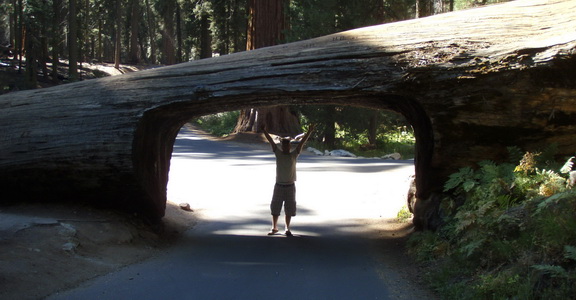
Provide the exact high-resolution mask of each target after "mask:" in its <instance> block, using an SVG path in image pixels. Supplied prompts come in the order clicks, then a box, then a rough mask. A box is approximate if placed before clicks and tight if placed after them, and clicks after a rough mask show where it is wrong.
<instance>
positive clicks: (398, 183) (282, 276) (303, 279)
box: [48, 129, 428, 300]
mask: <svg viewBox="0 0 576 300" xmlns="http://www.w3.org/2000/svg"><path fill="white" fill-rule="evenodd" d="M274 168H275V165H274V156H273V154H272V152H271V151H270V150H267V149H263V148H262V147H260V148H258V147H249V146H243V145H239V144H234V143H229V142H216V141H210V140H207V139H204V138H202V136H199V135H197V134H195V133H194V132H192V131H190V130H188V129H183V130H182V131H181V133H180V135H179V137H178V139H177V141H176V144H175V148H174V152H173V156H172V164H171V171H170V182H169V184H168V189H169V191H168V198H169V200H170V201H173V202H176V203H180V202H188V203H190V205H191V207H192V208H193V209H194V214H197V215H198V216H199V218H200V221H199V223H198V224H197V225H196V226H195V227H194V228H192V229H191V230H189V231H187V232H186V233H185V234H184V237H183V238H182V239H181V241H180V242H179V243H178V244H177V245H175V246H174V247H172V248H170V249H169V250H167V251H166V252H165V253H163V254H162V255H159V256H158V257H155V258H152V259H149V260H147V261H144V262H142V263H139V264H135V265H131V266H128V267H126V268H123V269H121V270H118V271H117V272H114V273H111V274H109V275H106V276H102V277H99V278H96V279H94V280H91V281H88V282H86V283H85V284H83V285H82V286H80V287H78V288H76V289H73V290H70V291H64V292H60V293H57V294H54V295H52V296H51V297H49V298H48V299H140V300H144V299H423V297H428V294H427V293H426V292H425V291H422V290H420V289H419V287H417V286H414V285H413V284H411V283H410V282H407V281H406V280H405V278H403V277H402V276H400V273H399V272H398V270H397V267H391V265H393V262H390V264H388V263H387V262H386V259H383V258H382V257H381V256H380V255H379V252H378V251H381V249H379V248H377V247H375V244H376V243H375V241H374V240H375V238H374V237H375V236H377V232H376V230H375V226H374V224H378V223H379V222H385V220H386V218H393V217H395V215H396V213H397V212H398V210H399V209H400V208H401V207H402V205H404V203H405V202H404V201H405V200H404V199H405V198H404V197H405V193H406V191H407V178H408V176H409V175H410V174H412V173H413V170H414V167H413V162H412V161H383V160H372V159H357V158H356V159H354V158H334V157H317V156H313V155H302V156H301V157H300V160H299V163H298V181H297V201H298V215H297V216H296V217H294V218H293V222H292V232H293V233H294V235H295V236H294V237H287V236H285V235H283V234H278V235H275V236H267V235H266V233H267V232H268V231H269V229H270V213H269V199H270V198H271V195H272V188H273V184H274V176H275V171H274ZM281 220H282V218H281ZM282 227H283V222H280V228H281V231H280V232H283V230H282ZM376 227H377V226H376Z"/></svg>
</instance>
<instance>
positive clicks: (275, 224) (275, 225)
mask: <svg viewBox="0 0 576 300" xmlns="http://www.w3.org/2000/svg"><path fill="white" fill-rule="evenodd" d="M278 217H279V215H272V229H271V230H270V232H269V233H268V235H273V234H275V233H276V232H278Z"/></svg>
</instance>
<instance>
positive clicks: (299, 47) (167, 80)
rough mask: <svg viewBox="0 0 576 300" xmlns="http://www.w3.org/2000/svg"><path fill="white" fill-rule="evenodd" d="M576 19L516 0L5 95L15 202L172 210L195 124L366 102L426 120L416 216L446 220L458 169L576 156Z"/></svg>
mask: <svg viewBox="0 0 576 300" xmlns="http://www.w3.org/2000/svg"><path fill="white" fill-rule="evenodd" d="M526 15H530V22H527V21H526ZM477 20H483V23H482V26H478V23H477ZM414 28H418V30H416V31H415V30H414ZM574 28H576V2H574V1H572V0H565V1H561V0H560V1H549V0H532V1H511V2H507V3H505V4H500V5H494V6H486V7H482V8H478V9H471V10H466V11H461V12H455V13H450V14H446V15H444V16H442V15H440V16H436V17H433V18H422V19H418V20H411V21H406V22H397V23H390V24H385V25H380V26H372V27H367V28H360V29H357V30H352V31H347V32H342V33H337V34H333V35H330V36H325V37H319V38H316V39H310V40H307V41H303V42H297V43H292V44H285V45H280V46H275V47H267V48H262V49H257V50H253V51H247V52H242V53H235V54H231V55H228V56H220V57H214V58H210V59H207V60H198V61H192V62H188V63H184V64H179V65H175V66H168V67H164V68H156V69H151V70H146V71H142V72H134V73H130V74H126V75H123V76H116V77H108V78H101V79H95V80H86V81H82V82H76V83H71V84H67V85H60V86H56V87H53V88H48V89H36V90H30V91H21V92H15V93H10V94H5V95H1V96H0V128H4V132H3V134H0V191H2V197H0V201H3V202H6V201H10V199H16V200H15V201H21V200H24V199H34V200H37V201H48V200H59V201H60V200H64V199H66V200H70V201H86V202H89V203H93V204H95V205H96V204H98V205H103V204H107V205H109V206H113V207H118V208H120V207H122V208H125V209H128V210H131V211H140V212H141V213H144V214H146V215H147V216H150V217H152V218H156V219H159V218H160V217H162V215H163V214H164V208H165V205H166V184H167V182H168V172H169V169H170V158H171V154H172V150H173V149H172V147H173V143H174V139H175V137H176V135H177V134H178V131H179V130H180V128H181V126H182V125H183V124H185V123H186V122H187V121H188V120H190V119H192V118H194V117H197V116H202V115H206V114H212V113H218V112H224V111H231V110H243V109H246V108H265V107H274V106H282V105H353V106H359V107H365V108H374V109H384V110H392V111H395V112H398V113H401V114H402V115H403V116H404V117H406V120H408V122H410V124H411V125H412V127H413V128H414V132H415V135H416V159H415V162H414V163H415V173H416V187H417V191H416V195H417V200H416V204H414V207H415V209H414V222H415V223H417V226H418V228H434V226H436V225H435V224H437V223H435V222H436V221H438V218H437V215H438V205H439V202H438V201H436V200H434V199H438V198H437V197H434V195H435V193H437V192H438V193H441V192H442V186H443V184H444V182H445V180H446V179H447V177H448V175H449V174H451V173H453V172H455V171H457V170H458V169H459V168H462V167H466V166H470V167H474V166H475V164H476V163H477V162H478V161H481V160H492V161H496V162H501V161H504V160H506V159H507V147H510V146H517V147H520V148H521V149H525V150H530V151H534V150H536V151H537V150H538V149H542V147H545V146H549V145H551V144H556V145H557V150H558V152H557V153H558V157H563V156H573V155H574V149H576V139H574V136H576V127H575V126H574V120H576V72H574V70H575V69H576V37H575V36H574V35H571V34H566V33H567V32H571V30H573V29H574ZM470 37H474V39H470ZM192 171H194V170H192ZM194 184H202V183H194Z"/></svg>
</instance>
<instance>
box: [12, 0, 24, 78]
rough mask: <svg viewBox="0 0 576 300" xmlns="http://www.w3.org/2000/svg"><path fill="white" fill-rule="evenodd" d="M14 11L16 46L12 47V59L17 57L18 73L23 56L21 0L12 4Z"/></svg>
mask: <svg viewBox="0 0 576 300" xmlns="http://www.w3.org/2000/svg"><path fill="white" fill-rule="evenodd" d="M14 9H16V13H15V14H16V24H17V26H16V44H15V47H14V59H16V56H18V73H20V72H22V55H23V54H24V20H23V19H24V5H23V3H22V0H18V2H14Z"/></svg>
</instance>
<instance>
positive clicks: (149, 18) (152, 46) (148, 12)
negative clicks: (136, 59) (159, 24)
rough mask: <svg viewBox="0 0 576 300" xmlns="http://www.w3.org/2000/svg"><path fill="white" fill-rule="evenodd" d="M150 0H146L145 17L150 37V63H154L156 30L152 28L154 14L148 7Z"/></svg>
mask: <svg viewBox="0 0 576 300" xmlns="http://www.w3.org/2000/svg"><path fill="white" fill-rule="evenodd" d="M149 1H150V0H146V19H147V21H148V36H149V37H150V41H149V42H150V63H151V64H155V63H156V39H155V37H156V31H155V30H154V28H155V27H156V26H154V16H153V15H152V9H150V2H149Z"/></svg>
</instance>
